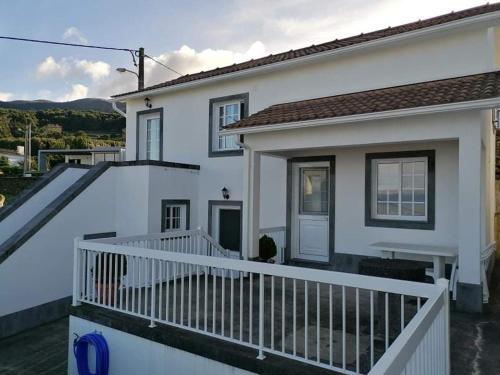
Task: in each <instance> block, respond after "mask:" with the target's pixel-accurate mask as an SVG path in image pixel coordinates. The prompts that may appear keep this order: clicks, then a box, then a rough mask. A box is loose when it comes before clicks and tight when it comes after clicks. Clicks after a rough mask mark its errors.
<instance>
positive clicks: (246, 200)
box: [235, 135, 252, 260]
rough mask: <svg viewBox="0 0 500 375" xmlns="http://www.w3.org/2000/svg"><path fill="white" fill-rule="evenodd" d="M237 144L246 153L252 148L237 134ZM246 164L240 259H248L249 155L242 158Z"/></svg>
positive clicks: (250, 163) (250, 161) (250, 165)
mask: <svg viewBox="0 0 500 375" xmlns="http://www.w3.org/2000/svg"><path fill="white" fill-rule="evenodd" d="M235 143H236V144H237V145H238V146H240V147H241V148H243V149H245V150H247V152H248V154H251V152H252V150H251V149H250V146H248V145H247V144H246V143H244V142H243V136H242V135H238V136H237V139H236V142H235ZM244 159H245V162H246V165H245V167H244V170H245V171H246V173H247V176H246V178H245V181H244V186H243V192H244V196H243V231H242V236H243V249H242V254H241V259H243V260H248V253H249V248H248V236H249V235H250V233H249V231H248V228H249V226H250V225H249V224H250V223H249V219H250V217H249V214H248V213H249V207H248V204H249V202H250V194H251V184H252V181H251V178H250V174H251V173H250V171H251V167H252V158H251V156H250V155H249V157H246V158H244Z"/></svg>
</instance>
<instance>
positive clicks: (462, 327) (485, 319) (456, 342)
mask: <svg viewBox="0 0 500 375" xmlns="http://www.w3.org/2000/svg"><path fill="white" fill-rule="evenodd" d="M490 292H491V295H492V297H491V299H490V305H489V308H488V311H487V312H486V313H485V314H482V315H470V314H463V313H457V312H453V311H452V314H451V369H452V372H451V373H452V374H453V375H480V374H481V375H483V374H484V375H490V374H491V375H496V374H499V373H500V261H499V260H497V264H496V268H495V272H494V273H493V278H492V280H491V291H490Z"/></svg>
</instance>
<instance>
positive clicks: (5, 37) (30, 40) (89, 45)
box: [0, 35, 138, 52]
mask: <svg viewBox="0 0 500 375" xmlns="http://www.w3.org/2000/svg"><path fill="white" fill-rule="evenodd" d="M0 39H7V40H17V41H21V42H32V43H44V44H56V45H60V46H69V47H83V48H97V49H107V50H113V51H126V52H137V51H138V50H136V49H132V48H117V47H105V46H94V45H91V44H77V43H64V42H53V41H51V40H39V39H27V38H17V37H13V36H1V35H0Z"/></svg>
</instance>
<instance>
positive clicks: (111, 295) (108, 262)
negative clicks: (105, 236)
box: [94, 253, 127, 305]
mask: <svg viewBox="0 0 500 375" xmlns="http://www.w3.org/2000/svg"><path fill="white" fill-rule="evenodd" d="M122 260H123V275H122V274H121V273H122V264H121V263H122ZM126 274H127V258H126V257H121V256H118V257H115V254H109V253H102V254H101V255H100V256H97V257H96V267H95V274H94V277H95V287H96V295H97V296H99V300H98V301H97V302H98V303H104V304H108V305H110V304H112V303H113V302H114V300H115V291H117V290H118V288H119V287H120V283H121V278H122V276H125V275H126Z"/></svg>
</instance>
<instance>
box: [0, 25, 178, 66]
mask: <svg viewBox="0 0 500 375" xmlns="http://www.w3.org/2000/svg"><path fill="white" fill-rule="evenodd" d="M0 39H4V40H13V41H18V42H30V43H41V44H53V45H58V46H67V47H79V48H93V49H103V50H111V51H125V52H129V53H130V54H131V55H132V60H133V62H134V65H135V66H137V62H136V60H135V57H136V56H139V50H137V49H132V48H118V47H107V46H96V45H92V44H78V43H66V42H54V41H51V40H41V39H29V38H19V37H14V36H4V35H0ZM144 57H146V58H148V59H150V60H152V61H154V62H155V63H157V64H159V65H161V66H163V67H164V68H166V69H168V70H170V71H171V72H173V73H175V74H178V75H179V76H182V74H181V73H179V72H178V71H177V70H175V69H173V68H171V67H169V66H167V65H165V64H163V63H162V62H160V61H158V60H156V59H155V58H153V57H151V56H149V55H144Z"/></svg>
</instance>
